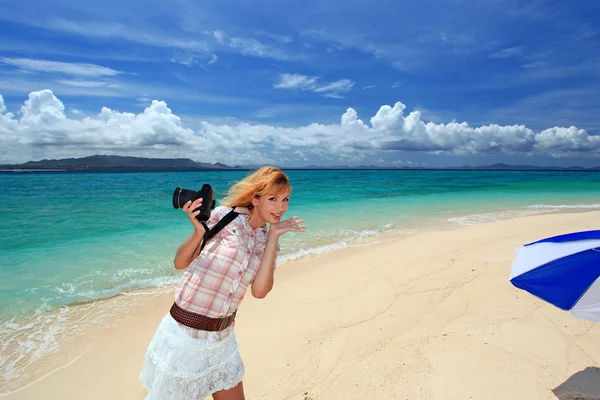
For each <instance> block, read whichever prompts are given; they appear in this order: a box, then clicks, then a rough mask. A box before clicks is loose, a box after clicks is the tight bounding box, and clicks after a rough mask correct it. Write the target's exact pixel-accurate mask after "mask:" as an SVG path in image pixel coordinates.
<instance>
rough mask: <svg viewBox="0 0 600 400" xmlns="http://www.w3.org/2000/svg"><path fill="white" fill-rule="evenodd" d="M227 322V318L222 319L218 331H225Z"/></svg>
mask: <svg viewBox="0 0 600 400" xmlns="http://www.w3.org/2000/svg"><path fill="white" fill-rule="evenodd" d="M228 322H229V317H225V318H222V319H221V321H220V322H219V328H218V330H220V331H222V330H223V329H225V327H226V325H227V323H228Z"/></svg>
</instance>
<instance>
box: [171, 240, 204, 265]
mask: <svg viewBox="0 0 600 400" xmlns="http://www.w3.org/2000/svg"><path fill="white" fill-rule="evenodd" d="M203 238H204V233H200V232H198V231H196V230H194V233H192V234H191V236H190V237H189V238H188V239H187V240H186V241H185V242H183V244H182V245H181V246H179V248H177V252H176V253H175V260H173V265H174V266H175V269H186V268H187V267H188V265H190V264H191V262H192V261H194V259H195V258H196V257H198V254H199V253H200V244H201V243H202V239H203Z"/></svg>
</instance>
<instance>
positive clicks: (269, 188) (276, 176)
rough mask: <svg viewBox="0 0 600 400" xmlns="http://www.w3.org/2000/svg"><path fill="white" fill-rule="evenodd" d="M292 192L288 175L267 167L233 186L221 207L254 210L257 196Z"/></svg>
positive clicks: (275, 168)
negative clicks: (254, 200)
mask: <svg viewBox="0 0 600 400" xmlns="http://www.w3.org/2000/svg"><path fill="white" fill-rule="evenodd" d="M291 192H292V185H291V184H290V180H289V179H288V177H287V175H286V174H284V173H283V171H282V170H280V169H279V168H277V167H270V166H266V167H262V168H259V169H258V170H256V171H254V172H253V173H251V174H250V175H248V176H247V177H245V178H244V179H242V180H241V181H239V182H237V183H236V184H235V185H233V186H232V187H231V188H230V189H229V192H228V193H227V197H225V198H224V199H223V201H221V205H223V206H225V207H249V208H252V199H253V198H254V197H256V196H262V195H273V194H274V195H278V194H282V193H291Z"/></svg>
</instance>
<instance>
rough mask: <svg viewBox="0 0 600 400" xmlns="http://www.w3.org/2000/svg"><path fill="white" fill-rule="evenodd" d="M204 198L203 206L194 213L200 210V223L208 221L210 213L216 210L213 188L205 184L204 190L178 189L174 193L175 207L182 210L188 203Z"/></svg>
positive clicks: (197, 216)
mask: <svg viewBox="0 0 600 400" xmlns="http://www.w3.org/2000/svg"><path fill="white" fill-rule="evenodd" d="M199 198H202V205H201V206H200V208H197V209H195V210H194V211H198V210H200V213H199V214H198V215H196V219H198V221H208V219H209V218H210V212H211V211H212V210H214V208H215V205H216V202H215V200H214V192H213V188H212V186H210V185H209V184H207V183H205V184H204V185H202V189H200V190H199V191H197V192H196V191H195V190H189V189H181V188H176V189H175V191H174V192H173V207H174V208H176V209H177V208H182V207H183V205H184V204H185V203H187V202H188V201H195V200H197V199H199Z"/></svg>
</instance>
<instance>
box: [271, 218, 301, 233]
mask: <svg viewBox="0 0 600 400" xmlns="http://www.w3.org/2000/svg"><path fill="white" fill-rule="evenodd" d="M303 222H304V220H303V219H298V217H292V218H288V219H286V220H284V221H281V222H278V223H276V224H270V226H269V234H270V235H275V236H277V237H279V236H281V235H283V234H284V233H286V232H304V230H305V229H306V226H304V225H300V224H301V223H303Z"/></svg>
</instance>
